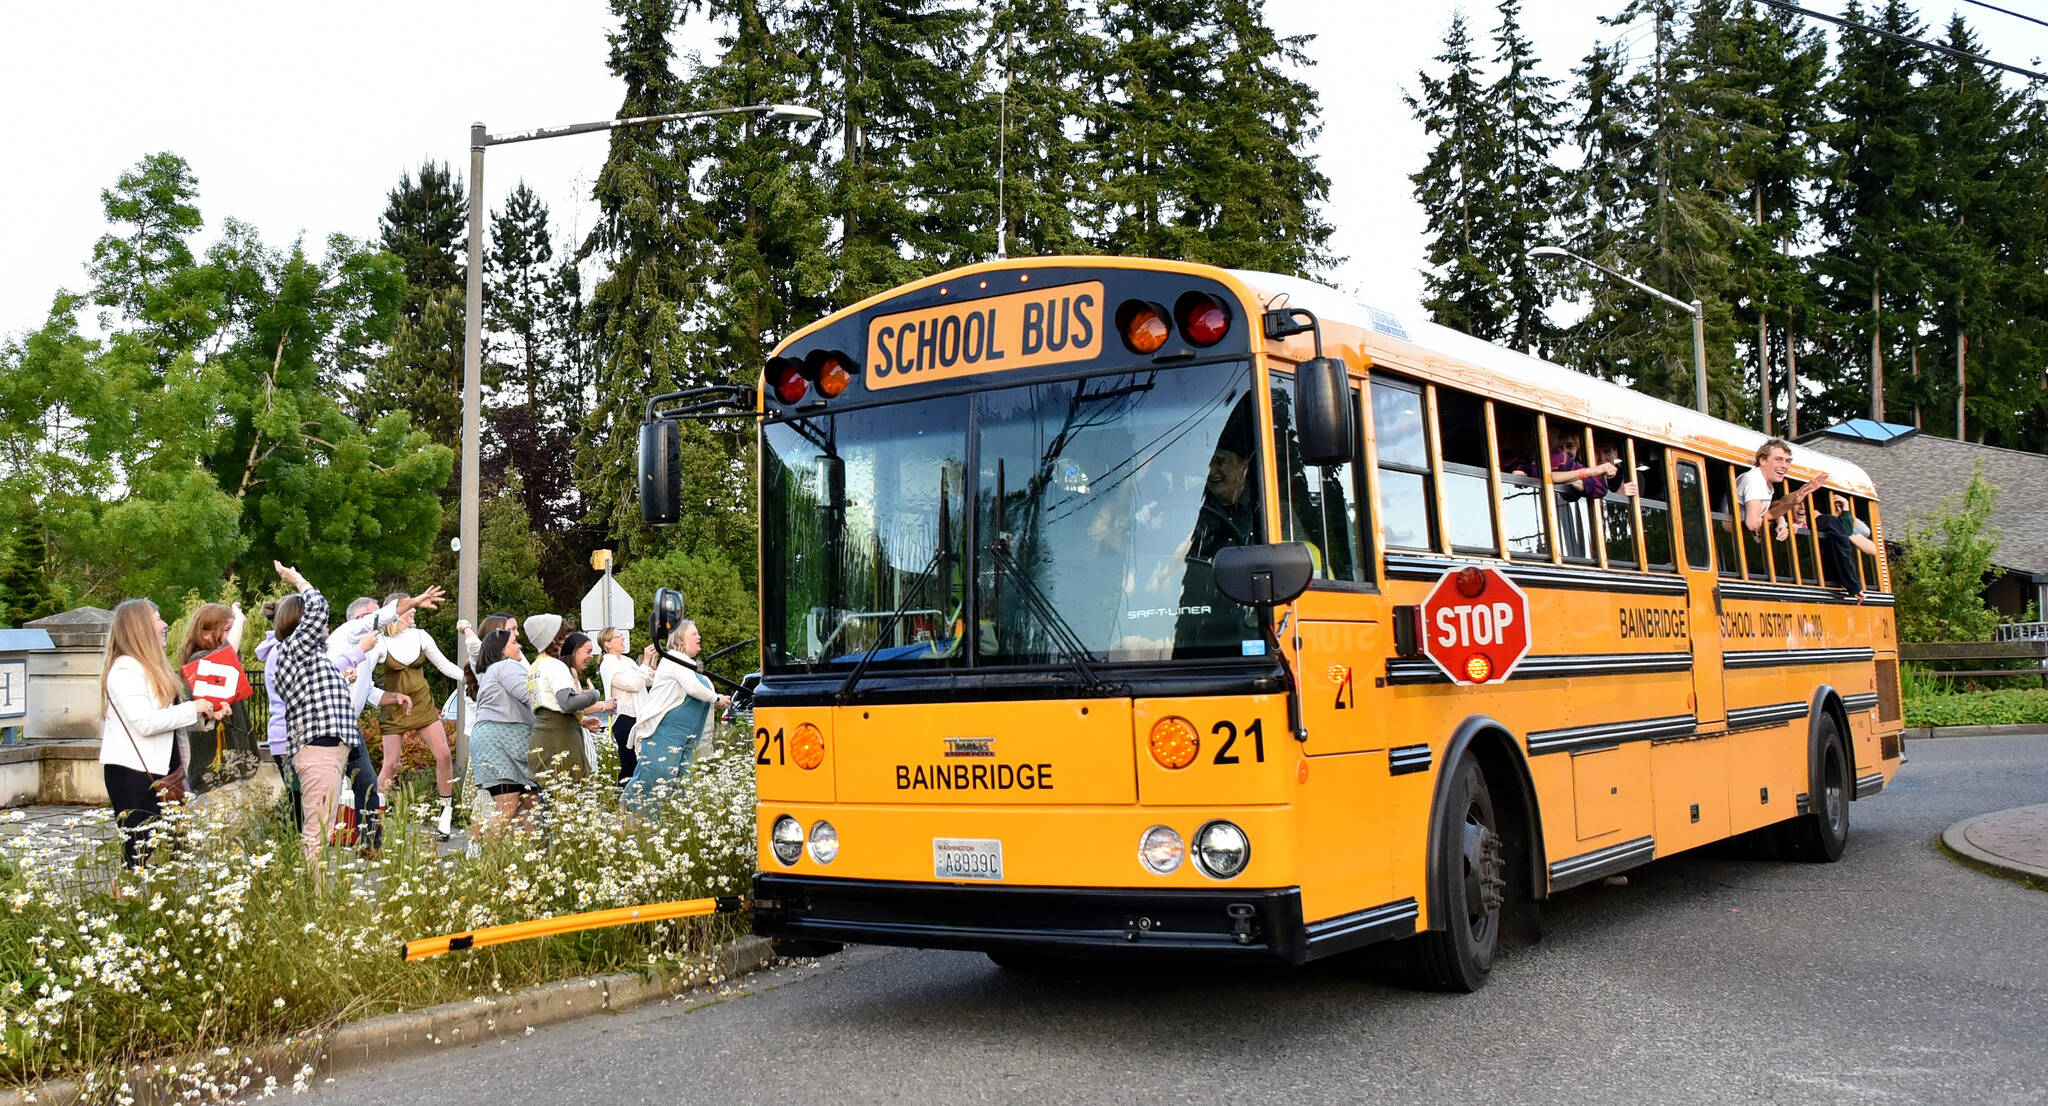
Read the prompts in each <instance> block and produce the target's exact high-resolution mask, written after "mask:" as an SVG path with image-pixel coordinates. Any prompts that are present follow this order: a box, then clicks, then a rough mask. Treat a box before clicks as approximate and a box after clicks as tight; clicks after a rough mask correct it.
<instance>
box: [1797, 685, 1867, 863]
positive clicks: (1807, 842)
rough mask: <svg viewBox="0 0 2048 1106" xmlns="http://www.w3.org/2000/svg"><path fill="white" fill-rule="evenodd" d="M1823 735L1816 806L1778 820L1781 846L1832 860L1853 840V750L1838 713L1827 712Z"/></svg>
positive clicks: (1806, 857) (1820, 860) (1814, 797)
mask: <svg viewBox="0 0 2048 1106" xmlns="http://www.w3.org/2000/svg"><path fill="white" fill-rule="evenodd" d="M1819 730H1820V732H1819V735H1818V736H1819V738H1820V743H1821V750H1820V775H1819V777H1818V778H1817V779H1815V780H1814V781H1813V783H1812V787H1813V790H1812V791H1811V792H1810V793H1809V794H1810V796H1811V801H1810V806H1811V808H1812V809H1810V810H1809V811H1807V813H1805V814H1801V815H1799V816H1798V817H1795V818H1793V819H1791V820H1790V821H1787V822H1781V823H1779V824H1778V846H1779V849H1780V851H1782V852H1783V853H1784V855H1786V856H1788V857H1790V858H1792V859H1794V860H1805V861H1809V862H1812V863H1815V864H1832V863H1834V862H1835V861H1837V860H1840V859H1841V857H1842V848H1843V846H1845V845H1847V844H1848V843H1849V795H1850V788H1851V786H1853V785H1852V784H1851V783H1850V776H1849V754H1848V751H1847V750H1846V749H1844V748H1843V747H1842V734H1841V731H1840V730H1839V729H1837V728H1836V727H1835V717H1834V715H1831V714H1823V715H1821V718H1820V727H1819Z"/></svg>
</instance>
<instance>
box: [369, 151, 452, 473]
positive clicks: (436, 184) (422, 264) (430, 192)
mask: <svg viewBox="0 0 2048 1106" xmlns="http://www.w3.org/2000/svg"><path fill="white" fill-rule="evenodd" d="M468 232H469V201H468V199H467V197H465V195H464V194H463V184H462V179H461V178H460V177H458V176H456V175H455V173H454V172H453V171H452V170H451V169H449V167H448V166H447V165H446V164H436V163H434V162H432V161H428V162H424V163H422V164H421V165H420V173H419V176H418V178H414V177H413V175H412V174H411V173H403V174H401V175H400V176H399V178H398V186H397V187H396V188H393V189H392V190H391V192H390V194H389V197H388V202H387V204H386V206H385V208H384V214H383V216H382V218H381V219H380V220H379V222H378V238H379V241H380V242H382V244H383V246H384V249H385V250H386V251H387V252H389V253H391V254H392V255H394V256H395V257H397V258H398V259H399V262H400V263H401V265H402V266H403V271H404V273H405V281H406V292H405V302H404V304H403V306H402V308H401V321H400V322H399V325H398V328H397V330H396V332H395V333H394V334H393V335H392V337H391V341H390V346H389V348H388V349H387V350H385V351H384V354H383V356H382V357H380V358H378V359H377V362H376V366H375V368H374V369H373V370H372V371H371V372H370V374H369V376H368V379H367V380H366V381H365V383H364V387H363V392H362V398H361V402H360V405H359V406H360V408H361V410H362V412H363V413H364V416H365V417H367V418H370V419H375V418H380V417H382V416H384V415H388V414H393V413H395V412H400V411H403V412H405V413H406V414H408V415H410V416H411V418H412V421H413V425H415V426H418V427H419V428H420V429H422V430H425V431H426V432H427V434H428V435H429V436H430V437H432V438H433V440H435V441H437V442H446V443H454V442H459V441H461V437H462V383H463V364H462V359H463V351H462V347H463V342H464V334H463V331H464V315H463V313H464V310H465V308H464V300H465V298H466V295H467V291H466V289H465V288H464V282H465V281H466V280H467V279H468V278H467V275H466V273H465V271H464V265H463V255H464V253H465V252H466V249H467V246H466V243H467V235H468Z"/></svg>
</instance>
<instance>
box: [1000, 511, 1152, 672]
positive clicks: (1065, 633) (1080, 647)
mask: <svg viewBox="0 0 2048 1106" xmlns="http://www.w3.org/2000/svg"><path fill="white" fill-rule="evenodd" d="M988 556H989V560H990V561H991V562H993V563H994V565H995V569H996V573H997V579H999V580H1000V579H1001V578H1002V576H1004V575H1007V576H1009V578H1010V583H1011V586H1012V587H1015V588H1016V589H1017V593H1018V594H1019V595H1020V596H1022V597H1023V600H1024V607H1025V609H1026V610H1028V611H1030V612H1031V613H1032V614H1034V615H1037V616H1038V621H1039V622H1040V624H1042V625H1043V626H1044V627H1045V628H1046V630H1047V631H1048V632H1049V633H1051V635H1052V638H1053V643H1054V644H1055V645H1057V646H1058V647H1059V650H1060V654H1061V656H1062V657H1063V659H1065V660H1066V661H1067V663H1069V664H1071V665H1072V666H1073V668H1074V671H1075V673H1077V674H1078V675H1079V676H1080V677H1081V681H1082V683H1084V684H1086V685H1087V686H1088V690H1089V691H1091V692H1093V693H1094V694H1096V695H1116V694H1119V692H1118V691H1117V690H1116V689H1115V688H1113V687H1111V686H1110V685H1109V682H1108V681H1106V680H1104V679H1103V678H1102V676H1101V675H1100V674H1099V673H1097V672H1096V671H1095V666H1094V665H1093V664H1091V663H1090V660H1091V658H1092V656H1093V654H1091V653H1089V651H1088V646H1087V645H1086V644H1084V643H1083V642H1082V641H1081V635H1079V634H1077V633H1075V632H1074V628H1073V626H1071V625H1069V624H1068V622H1067V620H1066V619H1065V618H1063V617H1061V616H1060V612H1059V611H1058V609H1056V608H1055V607H1054V606H1053V605H1052V600H1050V599H1048V598H1046V595H1045V592H1043V591H1041V590H1040V589H1039V587H1038V585H1037V584H1034V583H1032V582H1031V578H1030V577H1029V576H1027V575H1025V574H1024V572H1023V571H1022V570H1021V569H1019V568H1018V567H1017V559H1016V558H1015V557H1012V556H1011V555H1010V538H1009V535H1007V534H999V535H997V536H996V540H994V541H992V542H990V543H989V544H988Z"/></svg>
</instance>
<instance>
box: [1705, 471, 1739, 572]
mask: <svg viewBox="0 0 2048 1106" xmlns="http://www.w3.org/2000/svg"><path fill="white" fill-rule="evenodd" d="M1707 483H1708V488H1707V502H1709V503H1712V504H1713V509H1712V510H1711V511H1710V512H1709V513H1708V515H1709V521H1711V522H1712V524H1713V525H1712V527H1711V529H1712V530H1713V532H1714V555H1715V556H1716V557H1717V558H1719V561H1720V567H1721V575H1723V576H1731V577H1734V578H1735V579H1738V580H1739V579H1741V578H1742V561H1741V559H1740V556H1739V554H1737V553H1736V550H1735V532H1736V531H1737V530H1743V529H1746V528H1744V527H1740V526H1737V525H1735V513H1734V511H1733V510H1732V509H1731V507H1730V505H1731V504H1732V503H1734V502H1735V472H1734V470H1733V469H1731V468H1730V467H1729V466H1727V465H1724V464H1716V463H1713V462H1708V464H1707Z"/></svg>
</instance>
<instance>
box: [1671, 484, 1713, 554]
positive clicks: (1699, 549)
mask: <svg viewBox="0 0 2048 1106" xmlns="http://www.w3.org/2000/svg"><path fill="white" fill-rule="evenodd" d="M1705 483H1706V481H1705V480H1703V479H1702V478H1701V477H1700V468H1699V466H1698V465H1695V464H1693V463H1692V462H1691V461H1680V462H1679V463H1678V525H1679V530H1680V531H1681V532H1682V533H1684V535H1685V563H1686V564H1687V565H1688V566H1690V567H1692V568H1712V567H1713V565H1714V554H1713V543H1712V541H1711V540H1710V539H1709V538H1708V537H1707V496H1706V488H1705V487H1704V485H1705Z"/></svg>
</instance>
